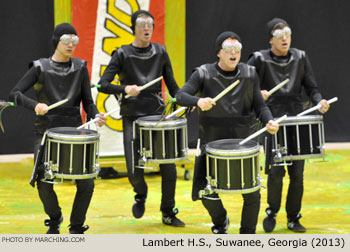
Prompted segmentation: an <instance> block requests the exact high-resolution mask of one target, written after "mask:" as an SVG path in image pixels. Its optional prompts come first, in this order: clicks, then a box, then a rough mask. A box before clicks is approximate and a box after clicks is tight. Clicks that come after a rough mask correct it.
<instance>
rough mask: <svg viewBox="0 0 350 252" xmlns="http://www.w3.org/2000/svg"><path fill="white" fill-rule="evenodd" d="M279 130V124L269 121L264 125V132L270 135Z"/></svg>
mask: <svg viewBox="0 0 350 252" xmlns="http://www.w3.org/2000/svg"><path fill="white" fill-rule="evenodd" d="M278 129H279V124H278V123H277V122H275V121H274V120H270V121H269V122H268V123H267V124H266V130H267V132H269V133H270V134H276V133H277V131H278Z"/></svg>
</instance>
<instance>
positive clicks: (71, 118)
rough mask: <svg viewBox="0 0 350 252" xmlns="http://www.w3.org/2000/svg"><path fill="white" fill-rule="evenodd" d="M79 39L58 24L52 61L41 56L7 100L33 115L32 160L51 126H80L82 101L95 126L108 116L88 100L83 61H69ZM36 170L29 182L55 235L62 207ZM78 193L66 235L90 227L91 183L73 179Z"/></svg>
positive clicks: (41, 169)
mask: <svg viewBox="0 0 350 252" xmlns="http://www.w3.org/2000/svg"><path fill="white" fill-rule="evenodd" d="M78 42H79V37H78V35H77V32H76V30H75V28H74V27H73V26H72V25H70V24H68V23H62V24H59V25H57V26H56V28H55V30H54V32H53V36H52V43H53V46H54V48H55V52H54V54H53V55H52V56H51V57H50V58H41V59H38V60H36V61H34V62H32V63H30V68H29V70H28V71H27V73H26V74H25V75H24V76H23V77H22V78H21V79H20V80H19V82H18V83H17V85H16V86H15V87H14V88H13V89H12V90H11V93H10V100H11V101H13V102H14V103H15V104H16V105H17V106H23V107H25V108H27V109H30V110H33V111H35V113H36V119H35V137H34V156H35V157H34V160H35V159H36V155H37V153H38V150H39V147H40V144H41V140H42V138H43V134H44V132H45V131H46V130H47V129H50V128H53V127H66V126H67V127H77V126H79V125H81V123H82V120H81V115H80V103H81V101H82V104H83V107H84V110H85V111H86V113H87V119H90V118H95V117H96V116H97V117H98V118H99V120H98V125H99V126H102V125H103V124H104V123H105V121H106V117H105V116H104V115H103V113H99V112H98V111H97V108H96V105H95V104H94V102H93V99H92V97H91V87H90V79H89V73H88V70H87V68H86V61H83V60H81V59H78V58H72V55H73V53H74V50H75V48H76V45H77V44H78ZM32 87H33V88H34V91H35V95H36V99H32V98H30V97H29V96H27V95H25V94H24V93H25V92H26V91H28V90H29V89H30V88H32ZM64 99H68V102H67V103H65V104H62V105H61V106H59V107H57V108H54V109H52V110H50V111H48V105H51V104H54V103H56V102H59V101H61V100H64ZM39 163H40V166H39V169H38V170H35V171H34V172H33V177H32V181H31V184H32V185H33V186H35V182H36V183H37V188H38V192H39V197H40V199H41V201H42V203H43V205H44V210H45V213H46V214H47V215H48V216H49V217H50V219H48V220H45V222H44V224H45V225H46V226H48V230H47V232H46V233H47V234H59V233H60V225H61V223H62V221H63V216H62V212H61V208H60V206H59V203H58V199H57V195H56V193H55V191H54V188H53V184H52V183H45V182H42V181H41V179H42V178H43V177H44V168H45V167H44V165H43V163H42V161H41V160H40V161H39ZM76 185H77V192H76V195H75V199H74V204H73V208H72V212H71V216H70V228H69V232H70V233H72V234H83V233H84V232H85V231H86V230H87V229H88V228H89V227H88V226H87V225H85V226H84V222H85V219H86V213H87V210H88V207H89V204H90V201H91V198H92V194H93V190H94V180H93V179H86V180H76Z"/></svg>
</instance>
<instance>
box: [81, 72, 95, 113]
mask: <svg viewBox="0 0 350 252" xmlns="http://www.w3.org/2000/svg"><path fill="white" fill-rule="evenodd" d="M81 96H82V98H81V99H82V102H83V107H84V110H85V111H86V113H87V117H88V118H87V119H94V118H95V116H96V114H98V110H97V108H96V105H95V104H94V100H93V99H92V95H91V87H90V77H89V72H88V70H87V68H86V67H84V68H83V80H82V84H81Z"/></svg>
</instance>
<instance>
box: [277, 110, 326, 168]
mask: <svg viewBox="0 0 350 252" xmlns="http://www.w3.org/2000/svg"><path fill="white" fill-rule="evenodd" d="M324 143H325V138H324V127H323V117H322V116H320V115H308V116H300V117H296V116H290V117H287V118H286V119H285V120H284V121H283V122H281V123H280V128H279V131H278V132H277V134H275V135H273V136H272V152H273V153H274V161H275V162H282V161H284V160H302V159H308V158H322V157H324V155H325V152H324Z"/></svg>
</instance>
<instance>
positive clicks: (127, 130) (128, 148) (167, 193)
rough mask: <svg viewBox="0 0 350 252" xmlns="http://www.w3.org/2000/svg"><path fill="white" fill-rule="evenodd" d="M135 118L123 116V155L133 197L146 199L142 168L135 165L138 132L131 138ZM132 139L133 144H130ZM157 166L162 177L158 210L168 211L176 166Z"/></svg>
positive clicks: (171, 203)
mask: <svg viewBox="0 0 350 252" xmlns="http://www.w3.org/2000/svg"><path fill="white" fill-rule="evenodd" d="M136 119H137V118H135V117H126V116H124V117H123V133H124V134H123V140H124V155H125V160H126V166H127V169H128V177H129V181H130V183H131V185H132V186H133V188H134V192H135V193H136V195H135V199H136V198H137V199H141V200H146V198H147V190H148V189H147V184H146V181H145V178H144V169H141V168H136V167H135V165H137V164H138V160H139V158H140V154H139V152H138V145H139V143H138V142H139V134H136V139H133V122H134V121H135V120H136ZM133 140H134V141H133ZM132 141H133V143H134V146H132ZM133 148H134V149H133ZM132 152H133V153H134V158H133V157H132ZM159 168H160V174H161V177H162V200H161V205H160V210H161V211H162V212H163V213H170V212H172V210H173V208H174V207H175V187H176V177H177V174H176V166H175V164H160V165H159Z"/></svg>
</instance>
